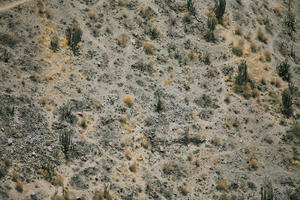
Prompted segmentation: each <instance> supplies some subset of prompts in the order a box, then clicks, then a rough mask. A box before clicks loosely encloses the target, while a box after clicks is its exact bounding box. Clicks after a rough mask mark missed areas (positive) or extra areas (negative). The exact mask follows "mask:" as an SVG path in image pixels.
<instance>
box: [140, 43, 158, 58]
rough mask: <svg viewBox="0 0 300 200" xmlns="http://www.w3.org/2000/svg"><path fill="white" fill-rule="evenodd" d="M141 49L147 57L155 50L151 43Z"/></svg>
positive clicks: (145, 44)
mask: <svg viewBox="0 0 300 200" xmlns="http://www.w3.org/2000/svg"><path fill="white" fill-rule="evenodd" d="M143 48H144V51H145V53H146V54H148V55H152V54H154V52H155V51H156V48H155V47H154V45H153V44H151V43H144V45H143Z"/></svg>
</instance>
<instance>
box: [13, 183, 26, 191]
mask: <svg viewBox="0 0 300 200" xmlns="http://www.w3.org/2000/svg"><path fill="white" fill-rule="evenodd" d="M15 189H16V190H17V191H18V192H19V193H22V192H23V190H24V189H23V183H22V182H20V181H18V182H17V183H16V187H15Z"/></svg>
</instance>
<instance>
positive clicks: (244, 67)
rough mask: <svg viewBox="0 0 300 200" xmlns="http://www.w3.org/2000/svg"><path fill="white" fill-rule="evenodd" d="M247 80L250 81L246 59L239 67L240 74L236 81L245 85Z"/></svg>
mask: <svg viewBox="0 0 300 200" xmlns="http://www.w3.org/2000/svg"><path fill="white" fill-rule="evenodd" d="M246 82H248V73H247V64H246V62H245V61H243V62H241V64H240V65H239V67H238V75H237V77H236V80H235V83H236V84H238V85H243V84H245V83H246Z"/></svg>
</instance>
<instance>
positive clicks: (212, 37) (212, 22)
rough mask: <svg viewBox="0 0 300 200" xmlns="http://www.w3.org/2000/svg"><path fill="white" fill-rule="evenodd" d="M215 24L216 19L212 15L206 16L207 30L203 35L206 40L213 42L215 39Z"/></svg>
mask: <svg viewBox="0 0 300 200" xmlns="http://www.w3.org/2000/svg"><path fill="white" fill-rule="evenodd" d="M216 25H217V19H216V18H215V17H214V16H209V17H208V18H207V28H208V31H207V33H206V34H205V36H204V37H205V39H206V41H207V42H210V41H212V42H214V41H215V40H216V37H215V33H214V30H215V28H216Z"/></svg>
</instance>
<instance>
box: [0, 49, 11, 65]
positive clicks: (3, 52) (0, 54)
mask: <svg viewBox="0 0 300 200" xmlns="http://www.w3.org/2000/svg"><path fill="white" fill-rule="evenodd" d="M10 56H11V55H10V53H9V51H8V50H7V49H5V48H1V47H0V61H3V62H5V63H7V62H8V61H9V59H10Z"/></svg>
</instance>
